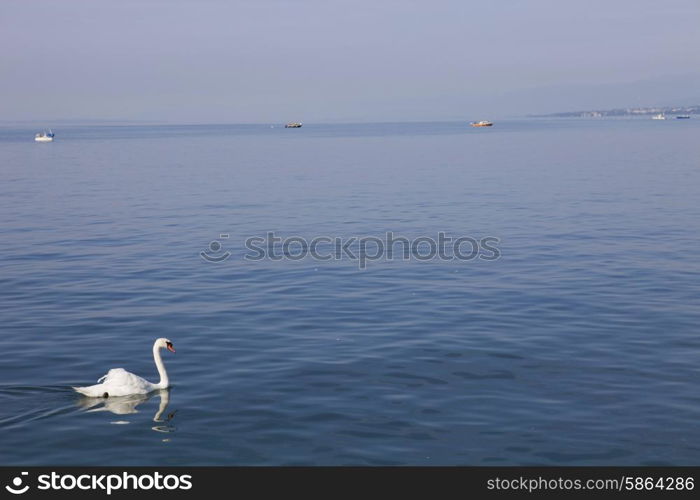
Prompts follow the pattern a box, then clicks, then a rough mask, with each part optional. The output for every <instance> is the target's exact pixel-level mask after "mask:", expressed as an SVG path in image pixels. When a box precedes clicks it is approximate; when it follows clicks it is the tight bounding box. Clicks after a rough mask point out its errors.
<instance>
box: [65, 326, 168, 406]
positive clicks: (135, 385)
mask: <svg viewBox="0 0 700 500" xmlns="http://www.w3.org/2000/svg"><path fill="white" fill-rule="evenodd" d="M161 349H168V350H169V351H172V352H175V349H173V343H172V342H170V341H169V340H168V339H164V338H160V339H157V340H156V341H155V343H154V344H153V359H154V360H155V362H156V367H157V368H158V374H159V375H160V382H158V383H157V384H153V383H151V382H149V381H148V380H146V379H144V378H141V377H139V376H138V375H134V374H133V373H130V372H128V371H126V370H125V369H124V368H112V369H111V370H109V371H108V372H107V375H105V376H103V377H102V378H100V379H98V380H97V382H99V383H98V384H95V385H90V386H87V387H73V389H75V390H76V391H78V392H79V393H80V394H84V395H85V396H89V397H91V398H107V397H117V396H129V395H131V394H148V393H149V392H153V391H157V390H159V389H167V388H168V387H170V380H169V379H168V372H166V371H165V365H164V364H163V360H162V359H161V357H160V350H161Z"/></svg>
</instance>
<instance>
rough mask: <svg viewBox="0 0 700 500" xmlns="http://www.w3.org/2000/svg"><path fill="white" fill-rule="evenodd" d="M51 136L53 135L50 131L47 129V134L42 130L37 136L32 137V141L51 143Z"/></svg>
mask: <svg viewBox="0 0 700 500" xmlns="http://www.w3.org/2000/svg"><path fill="white" fill-rule="evenodd" d="M53 136H54V133H53V132H52V131H51V129H49V131H48V132H47V131H46V130H44V131H43V132H39V133H38V134H36V135H35V136H34V140H35V141H36V142H51V141H53Z"/></svg>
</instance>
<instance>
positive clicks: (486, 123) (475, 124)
mask: <svg viewBox="0 0 700 500" xmlns="http://www.w3.org/2000/svg"><path fill="white" fill-rule="evenodd" d="M471 125H472V127H493V122H490V121H488V120H481V121H479V122H472V124H471Z"/></svg>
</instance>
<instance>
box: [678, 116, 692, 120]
mask: <svg viewBox="0 0 700 500" xmlns="http://www.w3.org/2000/svg"><path fill="white" fill-rule="evenodd" d="M676 120H690V115H678V116H676Z"/></svg>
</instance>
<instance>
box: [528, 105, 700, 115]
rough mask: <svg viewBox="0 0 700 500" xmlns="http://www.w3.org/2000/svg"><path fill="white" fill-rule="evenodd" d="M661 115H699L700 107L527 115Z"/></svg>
mask: <svg viewBox="0 0 700 500" xmlns="http://www.w3.org/2000/svg"><path fill="white" fill-rule="evenodd" d="M659 113H663V114H666V115H692V114H700V106H698V105H696V106H656V107H653V108H617V109H607V110H588V111H566V112H563V113H548V114H544V115H528V116H533V117H540V118H543V117H560V118H570V117H584V118H597V117H602V116H639V115H657V114H659Z"/></svg>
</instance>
